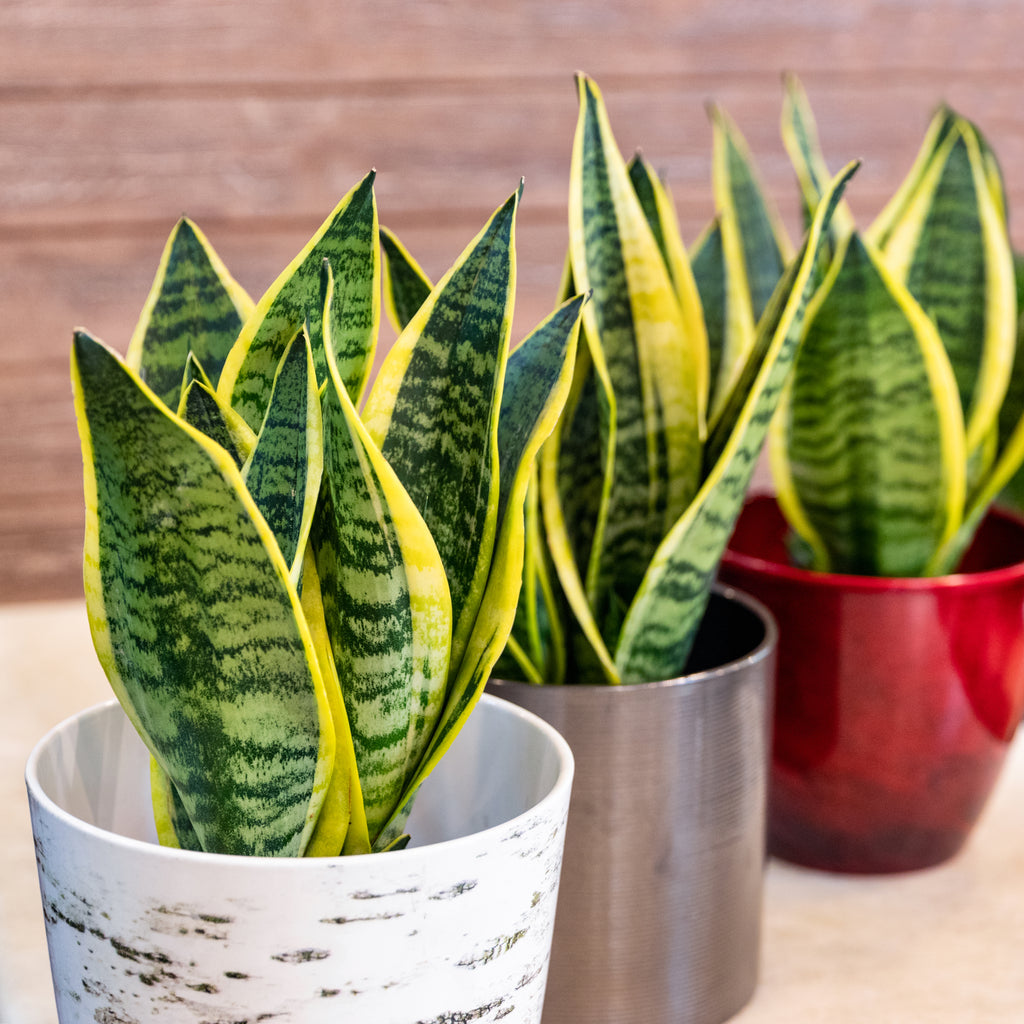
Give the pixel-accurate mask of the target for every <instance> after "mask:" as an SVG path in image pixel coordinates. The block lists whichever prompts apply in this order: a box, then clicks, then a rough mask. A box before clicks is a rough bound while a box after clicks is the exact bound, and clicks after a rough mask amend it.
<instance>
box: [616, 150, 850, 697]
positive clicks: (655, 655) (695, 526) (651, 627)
mask: <svg viewBox="0 0 1024 1024" xmlns="http://www.w3.org/2000/svg"><path fill="white" fill-rule="evenodd" d="M853 170H854V168H853V167H852V166H851V167H848V168H846V169H844V171H843V172H842V173H841V174H840V175H839V176H838V177H837V178H836V179H835V181H834V183H833V185H832V187H831V189H830V190H829V191H828V192H827V193H826V195H825V197H824V200H823V202H822V203H821V205H820V206H819V208H818V210H817V211H816V214H815V217H814V220H813V221H812V223H811V227H810V229H809V231H808V235H807V238H806V240H805V242H804V245H803V248H802V250H801V252H800V254H799V256H798V257H797V258H796V259H795V260H794V261H793V262H792V263H791V264H790V266H789V268H788V269H787V271H786V274H785V276H784V277H783V280H782V281H781V282H780V283H779V286H778V288H777V290H776V293H775V295H774V296H773V298H772V300H771V302H770V303H769V306H768V309H767V310H766V312H765V315H764V316H763V317H762V319H761V323H760V326H759V331H762V332H765V333H767V334H768V335H769V336H770V338H771V343H770V344H769V345H768V346H767V348H766V350H765V352H764V357H763V359H762V361H761V365H760V368H759V371H758V373H757V376H756V377H755V379H754V380H753V381H752V383H751V386H750V388H749V391H748V396H747V400H746V402H745V403H744V406H743V409H742V410H741V412H740V414H739V415H738V416H737V417H736V421H735V426H734V427H733V429H732V431H731V433H730V435H729V438H728V440H727V441H726V443H725V445H724V447H723V449H722V451H721V455H720V456H719V457H718V459H717V460H716V462H715V463H714V465H713V466H712V467H711V470H710V472H709V474H708V476H707V477H706V479H705V480H704V482H703V484H702V485H701V489H700V492H699V493H698V495H697V497H696V498H695V499H694V501H693V504H692V505H691V506H690V507H689V508H688V509H687V510H686V513H685V514H684V515H683V516H682V517H681V518H680V519H679V521H678V522H677V523H676V525H675V526H674V527H673V529H672V531H671V532H670V533H669V535H668V536H667V537H666V538H665V540H664V542H663V543H662V545H661V546H660V547H659V549H658V551H657V553H656V555H655V557H654V558H653V559H652V561H651V564H650V567H649V568H648V571H647V573H646V575H645V577H644V581H643V584H642V586H641V588H640V590H639V592H638V594H637V597H636V600H635V601H634V602H633V604H632V606H631V607H630V609H629V613H628V615H627V616H626V619H625V622H624V624H623V628H622V633H621V636H620V639H619V643H618V646H617V647H616V650H615V665H616V668H617V670H618V671H619V672H620V673H621V678H622V681H623V682H624V683H634V682H647V681H651V680H659V679H669V678H673V677H674V676H677V675H679V674H680V673H681V672H682V671H683V670H684V668H685V664H686V659H687V657H688V655H689V652H690V648H691V646H692V644H693V638H694V636H695V635H696V632H697V628H698V626H699V625H700V620H701V618H702V616H703V614H704V609H705V607H706V605H707V599H708V594H709V587H710V583H711V581H712V579H713V578H714V574H715V572H716V570H717V567H718V563H719V561H720V559H721V556H722V552H723V551H724V550H725V546H726V543H727V542H728V539H729V535H730V534H731V532H732V528H733V525H734V523H735V521H736V516H737V515H738V514H739V510H740V508H741V506H742V504H743V499H744V497H745V495H746V491H747V487H748V485H749V482H750V478H751V475H752V474H753V471H754V467H755V465H756V463H757V459H758V455H759V453H760V450H761V447H762V444H763V441H764V436H765V432H766V431H767V429H768V423H769V421H770V420H771V418H772V416H773V414H774V412H775V409H776V407H777V405H778V401H779V396H780V394H781V392H782V389H783V387H784V385H785V382H786V380H787V378H788V376H789V373H790V371H791V368H792V363H793V358H794V356H795V354H796V351H797V347H798V344H799V341H800V337H801V334H802V332H803V327H804V318H805V315H806V311H807V305H808V302H809V301H810V298H811V295H812V293H813V291H814V266H815V264H816V262H817V259H818V254H819V252H820V249H821V246H822V245H823V243H824V240H825V231H826V229H827V227H828V223H829V220H830V218H831V216H832V212H833V210H834V209H835V204H836V202H837V201H838V200H839V198H840V197H841V195H842V191H843V189H844V188H845V186H846V182H847V180H848V178H849V176H850V175H851V174H852V173H853Z"/></svg>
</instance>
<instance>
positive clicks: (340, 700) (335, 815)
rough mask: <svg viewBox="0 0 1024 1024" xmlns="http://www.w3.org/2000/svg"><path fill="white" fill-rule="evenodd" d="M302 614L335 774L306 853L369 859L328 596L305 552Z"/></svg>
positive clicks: (309, 549) (309, 553) (308, 550)
mask: <svg viewBox="0 0 1024 1024" xmlns="http://www.w3.org/2000/svg"><path fill="white" fill-rule="evenodd" d="M302 612H303V614H304V615H305V616H306V622H307V623H309V632H310V635H311V636H312V638H313V649H314V650H315V651H316V656H317V661H318V662H319V664H320V671H321V673H322V675H323V679H324V689H325V691H326V693H327V703H328V705H329V706H330V709H331V722H332V723H333V725H334V746H335V751H334V771H333V772H332V773H331V781H330V785H329V786H328V787H327V792H326V793H325V794H324V801H323V804H322V805H321V807H320V814H319V816H318V817H317V819H316V828H315V829H314V830H313V835H312V836H311V838H310V840H309V845H308V846H307V847H306V851H305V856H307V857H337V856H338V855H339V854H342V853H344V854H363V853H370V851H371V847H370V833H369V826H368V824H367V821H366V807H365V805H364V804H363V790H362V786H361V785H360V782H359V766H358V764H357V763H356V749H355V744H354V742H353V740H352V730H351V728H350V726H349V721H348V711H347V710H346V708H345V699H344V697H343V696H342V693H341V680H340V679H339V678H338V669H337V666H336V665H335V664H334V654H333V652H332V650H331V638H330V636H329V635H328V632H327V620H326V617H325V615H324V601H323V593H322V591H321V584H320V577H319V575H318V574H317V571H316V557H315V555H314V553H313V549H312V547H311V546H307V547H306V554H305V558H304V560H303V568H302Z"/></svg>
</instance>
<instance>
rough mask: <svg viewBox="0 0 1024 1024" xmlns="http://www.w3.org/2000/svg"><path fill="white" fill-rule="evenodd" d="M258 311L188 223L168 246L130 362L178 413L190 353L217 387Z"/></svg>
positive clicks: (137, 329)
mask: <svg viewBox="0 0 1024 1024" xmlns="http://www.w3.org/2000/svg"><path fill="white" fill-rule="evenodd" d="M252 308H253V303H252V299H250V298H249V296H248V295H247V294H246V293H245V290H244V289H243V288H242V287H241V286H240V285H239V284H238V282H237V281H235V280H234V278H233V277H232V276H231V274H230V273H229V272H228V269H227V267H225V266H224V263H223V262H222V260H221V259H220V257H219V256H218V255H217V254H216V252H214V250H213V247H212V246H211V245H210V243H209V242H208V241H207V239H206V236H205V235H204V234H203V233H202V232H201V231H200V230H199V228H198V227H196V225H195V224H193V223H192V221H190V220H188V218H184V217H183V218H182V219H181V220H180V221H178V223H177V225H175V228H174V230H173V231H172V232H171V235H170V237H169V238H168V240H167V244H166V245H165V246H164V251H163V255H162V256H161V259H160V266H159V268H158V270H157V273H156V278H155V279H154V281H153V286H152V288H151V289H150V292H149V296H148V298H147V299H146V304H145V306H144V307H143V310H142V315H141V317H140V318H139V322H138V324H137V325H136V327H135V331H134V333H133V334H132V339H131V342H130V343H129V345H128V353H127V355H126V357H125V362H126V363H127V364H128V366H130V367H131V368H132V369H133V370H135V371H137V372H138V374H139V376H140V377H141V378H142V379H143V380H144V381H145V382H146V383H147V384H148V385H149V386H150V387H151V388H152V389H153V390H154V391H155V392H156V393H157V394H158V395H159V396H160V399H161V401H162V402H163V403H164V404H165V405H166V406H167V407H168V408H170V409H177V407H178V401H179V396H180V395H181V391H182V372H183V371H184V369H185V361H186V359H187V358H188V356H189V353H193V354H194V355H195V357H196V358H197V359H198V360H199V363H200V364H201V365H202V367H203V369H204V371H205V372H206V374H207V375H208V376H209V379H210V381H212V383H213V385H214V386H216V383H217V380H218V379H219V377H220V372H221V367H222V366H223V365H224V360H225V359H226V358H227V354H228V352H229V351H230V349H231V346H232V345H233V344H234V342H235V339H236V338H237V337H238V332H239V331H240V330H241V328H242V324H243V323H244V322H245V320H246V319H247V318H248V316H249V314H250V313H251V312H252Z"/></svg>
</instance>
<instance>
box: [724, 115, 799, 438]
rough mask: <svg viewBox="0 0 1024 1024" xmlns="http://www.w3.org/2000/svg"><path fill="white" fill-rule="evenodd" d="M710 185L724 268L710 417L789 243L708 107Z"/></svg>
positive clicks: (743, 154)
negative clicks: (719, 343)
mask: <svg viewBox="0 0 1024 1024" xmlns="http://www.w3.org/2000/svg"><path fill="white" fill-rule="evenodd" d="M711 123H712V137H713V146H712V164H711V169H712V183H713V185H714V193H715V205H716V208H717V214H718V222H719V228H720V231H721V240H722V254H723V260H724V265H725V289H726V292H725V314H726V315H725V325H724V332H723V339H722V355H721V362H720V366H719V371H718V375H717V377H716V380H715V389H714V391H713V393H712V398H711V412H710V414H709V419H710V421H711V423H712V424H713V423H714V421H715V420H716V419H717V417H718V415H719V414H720V412H721V410H722V408H723V407H724V406H725V404H726V403H727V402H728V400H729V394H730V392H731V391H732V390H733V388H734V387H735V386H736V382H737V379H738V377H739V375H740V373H741V372H742V370H743V367H744V365H745V364H746V362H747V359H748V357H749V355H750V351H751V349H752V348H753V345H754V338H755V334H756V325H757V322H758V320H759V319H760V318H761V314H762V313H763V312H764V310H765V308H766V306H767V305H768V300H769V299H770V298H771V295H772V293H773V291H774V290H775V286H776V285H777V284H778V281H779V278H780V277H781V276H782V272H783V270H784V269H785V267H786V264H787V262H788V259H789V256H790V253H789V242H788V240H787V239H786V235H785V232H784V230H783V228H782V226H781V224H780V223H779V221H778V217H777V215H776V214H775V212H774V211H773V210H772V209H771V207H770V206H769V205H768V202H767V200H766V198H765V195H764V192H763V190H762V188H761V186H760V184H759V183H758V180H757V175H756V173H755V170H754V164H753V160H752V158H751V155H750V151H749V150H748V148H747V144H746V142H745V141H744V139H743V136H742V135H741V134H740V132H739V129H738V128H737V127H736V125H735V123H734V122H733V121H732V119H731V118H730V117H729V116H728V114H726V113H725V111H723V110H722V109H721V108H719V107H712V108H711Z"/></svg>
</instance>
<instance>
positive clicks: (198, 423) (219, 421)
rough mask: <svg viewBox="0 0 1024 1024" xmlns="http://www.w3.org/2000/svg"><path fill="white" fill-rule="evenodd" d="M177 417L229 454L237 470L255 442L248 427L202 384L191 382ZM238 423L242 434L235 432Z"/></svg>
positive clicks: (180, 404)
mask: <svg viewBox="0 0 1024 1024" xmlns="http://www.w3.org/2000/svg"><path fill="white" fill-rule="evenodd" d="M178 415H179V416H180V417H181V418H182V419H183V420H184V421H185V422H186V423H188V424H189V426H192V427H195V428H196V430H198V431H199V432H200V433H203V434H205V435H206V436H207V437H208V438H210V440H211V441H216V442H217V444H219V445H220V446H221V447H222V448H223V449H225V450H226V451H227V452H228V453H229V454H230V455H231V457H232V458H233V459H234V460H235V465H236V466H238V467H239V468H241V466H242V465H243V464H244V463H245V460H246V459H247V458H248V457H249V453H250V452H251V451H252V448H253V446H254V445H255V443H256V435H255V434H253V433H252V431H251V430H249V426H248V424H246V423H245V422H244V421H242V420H240V419H239V418H238V417H236V416H234V415H233V413H232V410H230V409H227V408H225V407H224V406H222V405H221V404H220V402H218V401H217V396H216V394H214V392H213V391H211V390H210V388H209V387H208V385H206V384H204V383H203V382H202V381H199V380H194V381H192V383H191V384H189V386H188V388H187V389H186V390H185V391H184V392H183V393H182V396H181V401H180V402H179V403H178ZM239 424H241V425H242V427H244V432H243V431H240V430H239V429H238V425H239ZM246 441H248V443H246Z"/></svg>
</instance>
